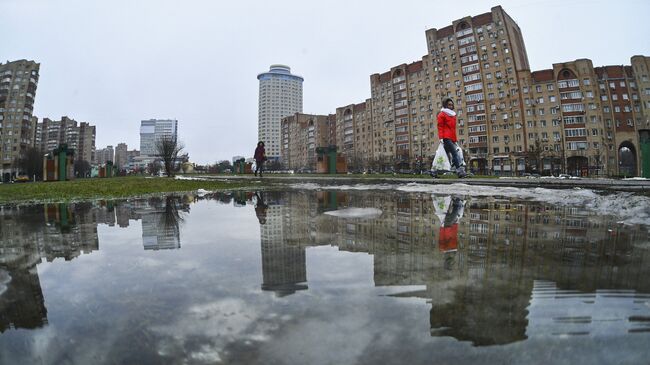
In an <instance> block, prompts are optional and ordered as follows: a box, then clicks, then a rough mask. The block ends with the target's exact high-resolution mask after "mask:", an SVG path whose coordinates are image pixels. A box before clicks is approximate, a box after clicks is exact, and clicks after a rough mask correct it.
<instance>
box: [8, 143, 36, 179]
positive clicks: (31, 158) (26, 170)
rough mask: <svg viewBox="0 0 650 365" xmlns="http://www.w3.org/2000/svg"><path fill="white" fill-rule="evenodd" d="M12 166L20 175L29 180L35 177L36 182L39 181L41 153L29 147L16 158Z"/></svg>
mask: <svg viewBox="0 0 650 365" xmlns="http://www.w3.org/2000/svg"><path fill="white" fill-rule="evenodd" d="M14 166H15V167H17V168H18V170H20V172H21V173H23V174H25V175H27V176H29V178H30V179H31V178H33V177H34V176H36V179H37V180H41V178H42V175H43V153H42V152H41V150H40V149H39V148H36V147H30V148H28V149H27V150H26V151H25V152H23V153H21V154H20V156H19V157H17V158H16V160H15V161H14Z"/></svg>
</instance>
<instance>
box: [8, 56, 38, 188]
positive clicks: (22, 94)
mask: <svg viewBox="0 0 650 365" xmlns="http://www.w3.org/2000/svg"><path fill="white" fill-rule="evenodd" d="M39 69H40V64H39V63H36V62H34V61H27V60H18V61H13V62H7V63H4V64H2V63H0V136H1V141H0V174H1V176H2V180H3V181H9V180H10V179H11V177H12V176H15V175H16V174H17V173H18V170H17V168H16V167H14V165H13V163H14V161H15V160H16V158H18V157H20V155H21V154H22V153H24V152H25V151H26V150H27V148H29V147H32V146H33V145H34V134H35V132H36V121H35V119H34V118H33V117H32V114H33V112H34V98H35V97H36V88H37V86H38V77H39V75H38V71H39Z"/></svg>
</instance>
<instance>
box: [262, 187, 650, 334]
mask: <svg viewBox="0 0 650 365" xmlns="http://www.w3.org/2000/svg"><path fill="white" fill-rule="evenodd" d="M278 194H280V193H278ZM337 194H338V195H337ZM339 198H342V199H339ZM433 198H434V197H431V196H427V195H423V194H375V193H368V192H356V193H350V192H345V193H342V192H336V191H318V192H309V193H305V192H292V193H286V194H281V195H280V197H276V198H275V200H276V201H277V202H276V203H275V206H274V207H273V209H274V212H275V213H273V217H271V214H269V221H274V222H275V224H274V225H272V226H269V227H264V226H262V232H263V236H262V255H263V275H264V281H265V283H267V282H270V281H272V280H275V281H277V282H282V281H283V280H284V282H290V283H295V282H297V280H306V277H299V278H295V277H292V276H291V274H292V273H293V272H295V270H294V269H293V268H294V267H295V266H296V265H298V267H300V270H304V271H306V270H305V269H304V268H303V267H304V261H301V260H304V259H303V257H304V256H302V255H304V251H302V250H304V249H305V248H306V247H309V246H314V245H319V244H332V245H335V246H338V248H339V249H340V250H345V251H350V252H367V253H369V254H372V255H373V259H374V280H375V285H376V286H385V287H389V286H404V285H407V286H418V288H417V289H413V290H409V289H406V290H404V291H402V292H398V293H393V294H391V295H392V296H395V297H417V298H423V299H426V300H427V301H428V302H429V303H430V304H431V311H430V318H429V322H430V325H431V333H432V335H437V336H453V337H454V338H456V339H458V340H462V341H470V342H472V343H473V344H474V345H476V346H487V345H496V344H507V343H511V342H515V341H520V340H524V339H526V338H527V337H528V336H531V331H533V330H534V328H535V326H538V325H540V326H545V325H546V324H544V321H545V320H548V318H547V317H543V318H541V319H540V318H538V317H536V316H537V315H539V313H538V314H535V316H532V315H533V314H534V313H531V314H530V315H529V312H528V311H529V310H530V309H529V306H530V305H537V304H539V303H535V302H531V292H534V290H533V282H534V280H539V279H544V280H551V281H553V282H556V283H557V286H558V287H560V288H571V289H572V290H580V291H583V292H587V293H589V292H593V291H596V290H598V289H601V288H612V287H614V288H625V289H633V290H636V291H639V292H648V291H650V282H648V281H647V280H645V279H644V278H645V277H648V275H650V265H648V264H647V257H648V254H647V249H643V248H640V247H642V246H636V245H635V243H637V242H644V238H645V239H647V232H644V231H642V230H640V229H639V228H638V227H630V226H626V227H622V226H620V225H618V224H617V223H616V220H615V219H614V218H613V217H607V216H599V215H596V214H594V213H590V212H586V211H584V210H582V209H578V208H574V207H563V206H557V205H547V204H543V203H537V202H530V201H518V200H512V199H495V198H478V199H477V198H473V199H471V200H469V201H468V202H467V203H466V204H465V211H464V215H463V217H462V218H461V219H460V221H459V223H458V237H457V241H458V247H457V251H455V252H441V251H440V250H439V249H438V240H439V237H438V235H439V228H440V224H441V222H440V220H441V218H440V217H438V216H437V215H436V212H435V209H434V205H433V204H434V201H433ZM278 204H283V205H281V206H278ZM346 207H374V208H379V209H381V210H382V215H381V216H380V217H378V218H373V219H367V218H362V217H359V218H336V217H330V216H327V215H323V214H321V213H322V212H323V211H326V210H332V209H337V208H338V209H341V208H346ZM280 220H281V222H280ZM267 224H268V223H267ZM644 235H645V237H644ZM298 248H301V249H302V250H299V249H298ZM274 255H275V256H274ZM273 257H275V258H277V260H276V261H275V262H276V263H277V264H276V265H272V264H271V262H272V261H271V259H270V258H273ZM644 260H646V261H644ZM287 269H288V273H286V272H284V271H283V270H287ZM291 270H294V271H291ZM277 278H280V279H277ZM422 287H423V288H422ZM558 292H560V291H558ZM644 298H645V297H644ZM644 298H640V297H638V298H636V300H647V298H645V299H644ZM628 299H629V298H628ZM628 299H621V300H624V301H627V300H628ZM558 303H560V302H556V303H555V304H558ZM566 303H568V302H566ZM612 303H613V302H612ZM612 303H609V302H608V303H605V307H608V306H609V307H611V306H612V305H615V304H612ZM625 303H627V302H625ZM625 303H623V302H621V303H619V305H622V306H623V305H627V304H625ZM555 304H554V305H555ZM563 310H567V309H566V308H559V309H557V311H559V312H561V311H563ZM633 319H635V318H633ZM533 320H535V321H538V320H539V321H541V322H537V323H532V321H533ZM635 321H637V322H638V323H635V324H630V326H633V327H634V328H635V329H638V328H641V327H639V326H640V321H639V320H638V318H637V319H635ZM539 323H541V324H539ZM637 324H638V325H639V326H637ZM531 326H533V327H531ZM542 332H543V331H542Z"/></svg>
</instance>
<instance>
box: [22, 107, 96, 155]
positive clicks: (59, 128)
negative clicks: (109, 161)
mask: <svg viewBox="0 0 650 365" xmlns="http://www.w3.org/2000/svg"><path fill="white" fill-rule="evenodd" d="M95 131H96V129H95V126H94V125H90V124H89V123H86V122H81V123H77V121H76V120H74V119H70V118H68V117H67V116H62V117H61V120H51V119H49V118H43V121H42V122H40V123H38V124H37V125H36V134H35V139H34V146H35V147H37V148H39V149H40V150H41V151H42V152H43V153H46V152H47V151H52V150H53V149H55V148H57V147H59V145H61V144H64V143H65V144H67V145H68V147H69V148H73V149H74V150H75V157H74V158H75V160H76V161H79V160H81V161H87V162H88V163H89V164H90V163H92V162H93V161H94V158H95V157H94V154H95V133H96V132H95Z"/></svg>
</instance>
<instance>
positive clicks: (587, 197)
mask: <svg viewBox="0 0 650 365" xmlns="http://www.w3.org/2000/svg"><path fill="white" fill-rule="evenodd" d="M292 187H293V188H296V189H307V190H368V191H369V190H396V191H404V192H409V193H431V194H436V195H461V196H480V197H505V198H518V199H529V200H533V201H539V202H542V203H547V204H551V205H558V206H575V207H580V208H584V209H586V210H589V211H593V212H596V213H599V214H604V215H612V216H615V217H617V218H618V219H620V220H621V222H622V223H626V224H643V225H650V197H647V196H643V195H636V194H634V193H630V192H617V193H612V194H602V193H597V192H596V191H594V190H591V189H582V188H576V189H547V188H516V187H504V186H481V185H467V184H461V183H458V184H421V183H409V184H376V185H368V184H358V185H352V186H351V185H318V184H313V183H311V184H296V185H293V186H292Z"/></svg>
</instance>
